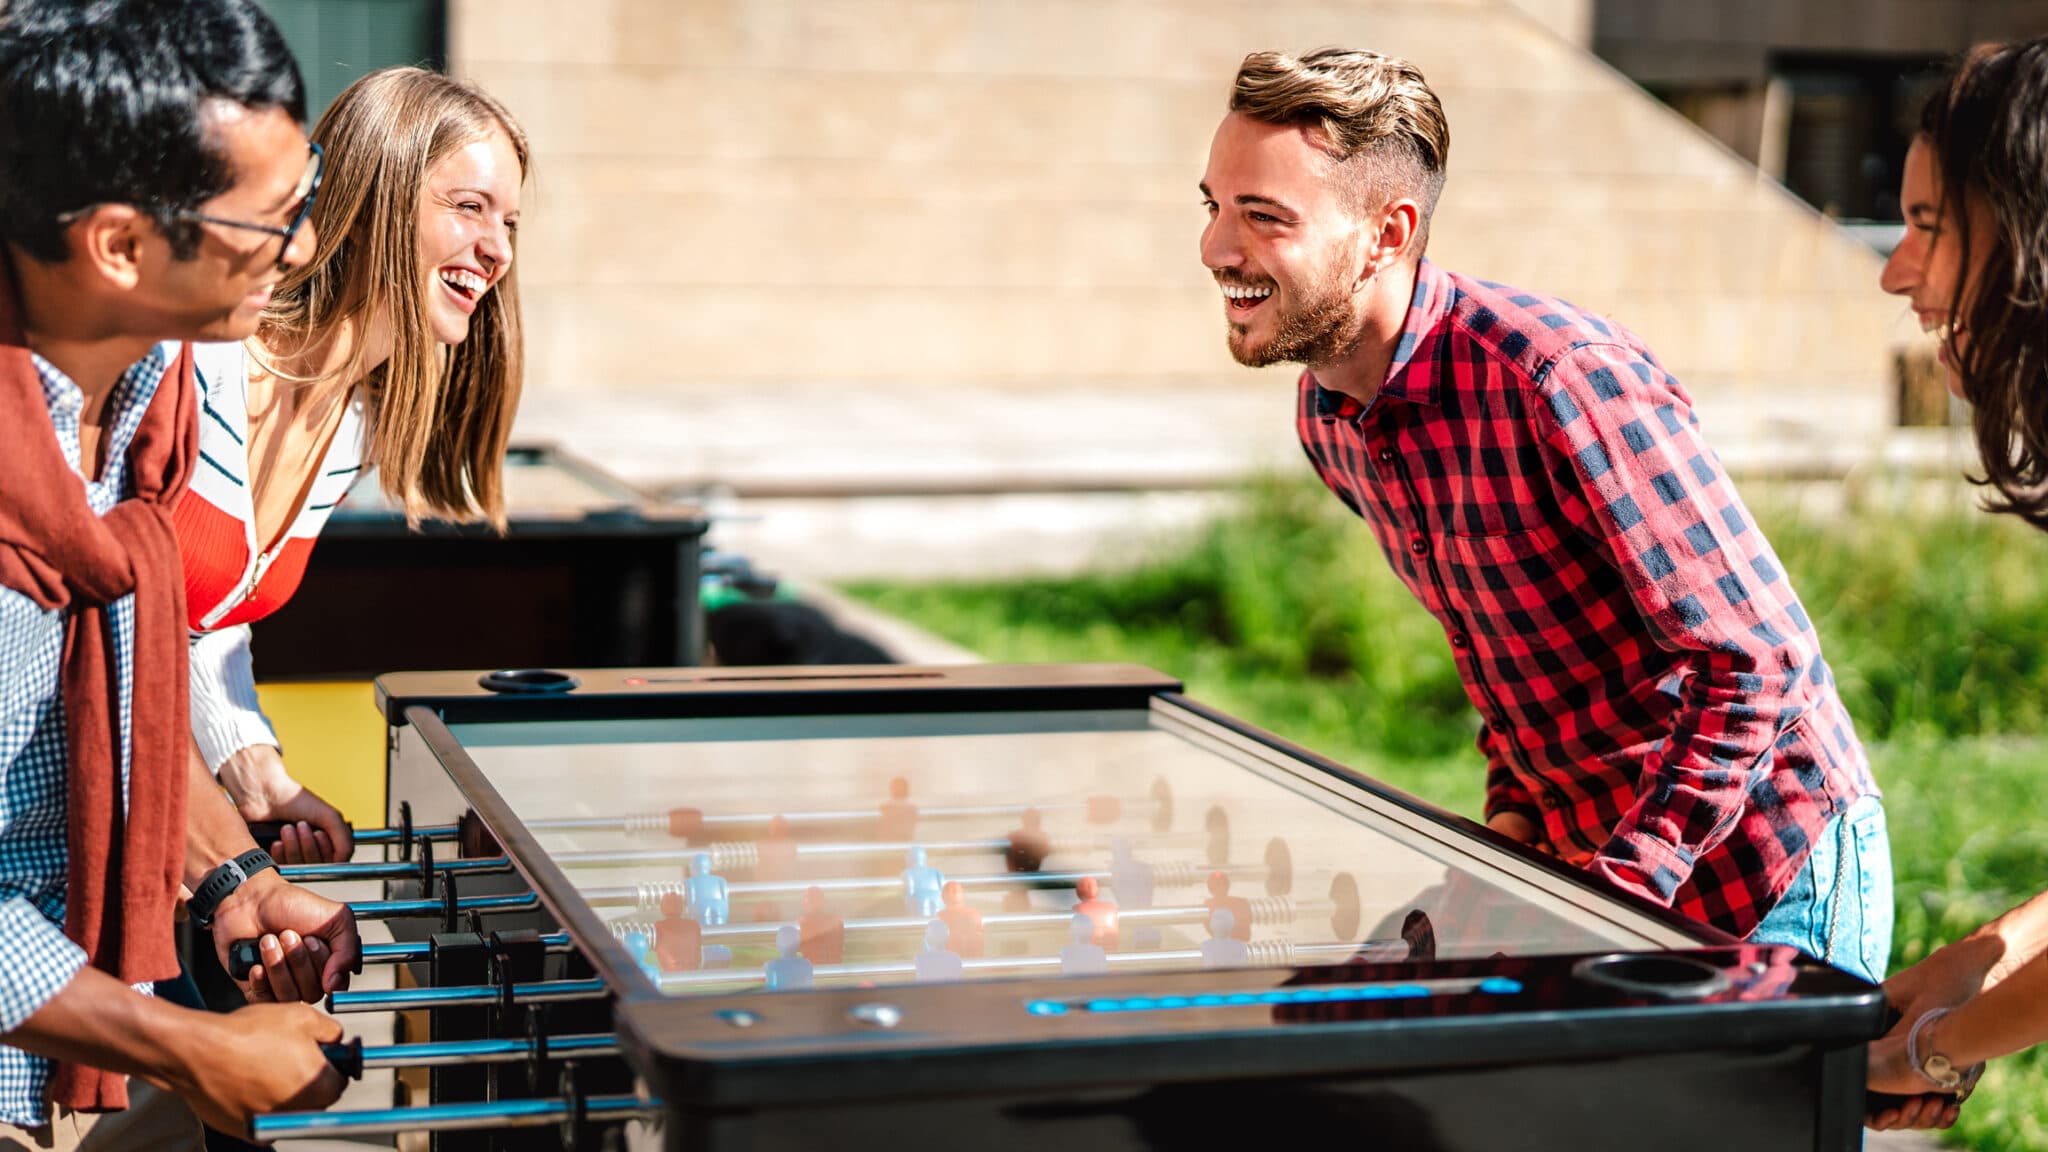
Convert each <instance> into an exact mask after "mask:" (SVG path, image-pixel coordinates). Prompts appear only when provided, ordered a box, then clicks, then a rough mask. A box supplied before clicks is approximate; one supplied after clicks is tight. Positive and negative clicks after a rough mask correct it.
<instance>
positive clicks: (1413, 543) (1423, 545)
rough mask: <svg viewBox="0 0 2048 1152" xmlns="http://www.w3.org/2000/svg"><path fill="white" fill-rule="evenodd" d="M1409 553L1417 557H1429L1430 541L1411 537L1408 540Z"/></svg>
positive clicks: (1419, 537)
mask: <svg viewBox="0 0 2048 1152" xmlns="http://www.w3.org/2000/svg"><path fill="white" fill-rule="evenodd" d="M1408 551H1410V552H1413V553H1414V554H1416V555H1417V556H1427V555H1429V541H1428V540H1427V539H1425V538H1424V537H1421V536H1410V537H1409V538H1408Z"/></svg>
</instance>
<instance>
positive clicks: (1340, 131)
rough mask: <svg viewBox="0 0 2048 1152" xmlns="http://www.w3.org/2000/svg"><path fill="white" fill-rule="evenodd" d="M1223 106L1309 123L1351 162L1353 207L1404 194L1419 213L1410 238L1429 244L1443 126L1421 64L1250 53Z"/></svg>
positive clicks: (1337, 53)
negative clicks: (1414, 233)
mask: <svg viewBox="0 0 2048 1152" xmlns="http://www.w3.org/2000/svg"><path fill="white" fill-rule="evenodd" d="M1230 110H1231V111H1232V112H1241V113H1243V114H1244V115H1246V116H1249V117H1251V118H1252V119H1254V120H1257V121H1260V122H1262V123H1266V124H1281V125H1289V126H1293V127H1299V128H1303V129H1306V130H1308V131H1309V133H1310V136H1311V138H1312V139H1313V140H1314V142H1315V144H1316V146H1317V147H1319V148H1321V149H1322V150H1323V151H1324V152H1325V153H1326V154H1328V155H1329V156H1330V158H1331V159H1332V160H1333V161H1335V162H1336V163H1337V164H1338V165H1339V166H1340V167H1341V168H1345V169H1349V170H1350V172H1351V174H1352V176H1353V180H1354V189H1355V191H1356V192H1357V194H1358V200H1359V206H1360V207H1361V208H1371V207H1377V206H1378V205H1380V204H1383V203H1386V202H1387V201H1389V200H1391V199H1393V198H1394V197H1396V196H1409V197H1412V198H1413V199H1414V200H1415V202H1416V205H1417V206H1418V208H1419V209H1420V214H1421V221H1420V223H1419V225H1418V229H1417V231H1418V233H1419V235H1418V240H1419V241H1421V242H1422V243H1425V244H1426V243H1427V241H1428V237H1429V217H1430V213H1432V212H1434V211H1435V210H1436V201H1437V196H1438V194H1440V193H1441V192H1442V191H1443V187H1444V165H1445V163H1446V162H1447V161H1448V160H1449V159H1450V153H1451V126H1450V122H1449V121H1448V120H1446V119H1445V118H1444V107H1443V105H1442V104H1441V103H1440V102H1438V100H1437V98H1436V93H1435V92H1432V91H1430V89H1429V84H1428V83H1427V82H1426V81H1424V80H1423V78H1422V71H1421V69H1419V68H1417V67H1415V65H1413V64H1410V63H1409V62H1408V61H1406V60H1402V59H1399V58H1398V57H1394V56H1382V55H1380V54H1378V53H1376V52H1360V51H1355V50H1352V49H1347V48H1319V49H1317V50H1316V51H1314V52H1310V53H1309V54H1307V55H1306V56H1299V57H1297V56H1290V55H1288V54H1286V53H1284V52H1254V53H1252V54H1251V55H1249V56H1247V57H1245V58H1244V63H1243V64H1242V65H1241V66H1239V68H1238V70H1237V81H1236V83H1235V84H1234V85H1233V86H1232V88H1231V92H1230ZM1417 250H1418V251H1420V245H1418V248H1417Z"/></svg>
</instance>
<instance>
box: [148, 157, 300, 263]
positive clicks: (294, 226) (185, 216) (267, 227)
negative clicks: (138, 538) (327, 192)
mask: <svg viewBox="0 0 2048 1152" xmlns="http://www.w3.org/2000/svg"><path fill="white" fill-rule="evenodd" d="M306 148H307V150H308V155H307V156H306V170H305V171H304V172H303V173H301V174H300V175H299V185H298V188H297V189H296V190H294V191H293V193H292V198H293V199H294V200H297V201H298V203H299V211H298V213H297V214H296V215H294V216H293V217H292V222H291V223H290V224H289V225H287V226H285V227H283V228H279V227H278V226H277V225H275V224H251V223H250V222H248V221H246V220H230V219H228V218H226V217H225V216H209V215H207V214H206V213H204V212H195V211H193V210H191V209H189V208H188V209H185V210H184V211H182V212H179V213H178V219H180V220H198V221H200V222H202V223H206V224H218V225H220V226H221V227H223V228H241V229H243V230H245V231H249V232H262V233H265V234H267V235H271V236H277V237H280V238H282V239H283V241H284V243H282V244H280V245H278V248H277V266H278V267H280V268H282V267H284V262H285V255H286V254H287V253H289V252H290V251H291V250H292V239H293V237H296V236H297V235H298V234H299V229H300V228H303V227H305V224H306V218H307V217H309V216H311V215H312V214H313V197H314V196H316V195H318V194H319V192H320V178H321V176H323V175H325V174H326V171H327V153H326V152H325V151H324V150H322V149H321V147H320V145H318V144H315V143H313V142H312V141H310V140H309V141H307V142H306Z"/></svg>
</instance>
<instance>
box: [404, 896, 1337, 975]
mask: <svg viewBox="0 0 2048 1152" xmlns="http://www.w3.org/2000/svg"><path fill="white" fill-rule="evenodd" d="M1246 903H1248V904H1249V905H1251V913H1252V916H1251V922H1252V926H1258V927H1265V926H1269V925H1273V924H1292V923H1294V922H1295V921H1297V920H1312V919H1317V918H1320V917H1330V918H1332V919H1335V918H1336V916H1337V915H1338V913H1339V912H1340V911H1344V909H1343V908H1341V907H1340V906H1339V905H1338V903H1337V902H1336V901H1334V900H1303V901H1299V902H1296V901H1294V900H1292V899H1290V898H1288V897H1285V896H1254V897H1249V898H1247V900H1246ZM1350 912H1351V914H1352V915H1353V916H1354V917H1355V916H1356V915H1357V909H1356V908H1353V909H1350ZM1209 913H1210V910H1209V908H1208V906H1207V905H1201V904H1195V905H1187V906H1184V907H1177V908H1119V909H1117V913H1116V915H1117V922H1118V923H1119V924H1121V925H1124V926H1127V927H1140V928H1143V927H1149V926H1152V925H1167V924H1193V925H1205V924H1207V923H1208V922H1209ZM1073 920H1074V913H1073V912H1071V911H1068V912H989V913H986V914H984V915H983V916H982V918H981V926H982V927H983V928H984V929H986V930H989V931H995V930H998V929H1001V930H1017V929H1034V928H1037V929H1048V930H1050V929H1058V930H1060V931H1065V930H1066V929H1067V926H1068V925H1070V924H1072V923H1073ZM790 923H794V921H789V920H762V921H758V922H756V923H752V924H719V925H715V926H713V927H709V928H699V929H698V932H699V933H700V935H701V936H702V938H703V940H704V941H705V942H706V943H724V942H725V941H728V940H748V939H754V938H757V937H758V938H760V939H761V940H764V941H767V940H773V939H774V938H775V934H776V933H777V932H779V931H781V930H782V928H783V927H784V926H785V925H787V924H790ZM840 926H841V927H842V928H844V929H845V930H846V932H847V934H848V935H865V934H868V933H880V932H906V933H908V932H923V931H924V930H925V929H926V928H928V927H930V926H931V917H929V916H922V917H920V916H886V917H877V918H873V919H867V920H847V921H843V922H842V923H841V925H840ZM610 927H611V930H612V935H613V936H615V937H618V938H620V939H624V938H625V936H626V935H627V934H628V933H632V932H639V933H641V934H643V935H645V936H646V937H647V938H648V939H649V940H652V939H654V936H655V925H654V923H653V922H651V921H626V920H614V921H612V922H611V924H610ZM1337 935H1340V936H1345V935H1349V933H1346V932H1339V933H1337ZM365 947H366V948H367V947H368V946H367V945H366V946H365ZM422 956H424V948H422ZM368 959H369V956H368V954H367V952H366V953H365V955H364V960H365V961H367V960H368Z"/></svg>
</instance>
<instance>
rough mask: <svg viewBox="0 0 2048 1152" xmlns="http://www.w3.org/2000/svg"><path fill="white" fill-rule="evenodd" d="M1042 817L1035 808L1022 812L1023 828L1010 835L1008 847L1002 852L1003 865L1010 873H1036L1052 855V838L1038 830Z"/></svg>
mask: <svg viewBox="0 0 2048 1152" xmlns="http://www.w3.org/2000/svg"><path fill="white" fill-rule="evenodd" d="M1041 822H1042V817H1040V816H1039V814H1038V809H1036V808H1026V809H1025V810H1024V826H1023V827H1022V828H1019V829H1017V830H1016V831H1014V832H1012V833H1010V846H1009V848H1007V849H1005V850H1004V851H1003V863H1004V864H1005V865H1007V866H1008V867H1009V869H1010V871H1012V872H1036V871H1038V868H1039V866H1040V865H1042V864H1044V863H1045V858H1046V857H1047V856H1050V855H1052V838H1051V837H1050V836H1047V835H1046V834H1045V833H1044V832H1043V831H1042V830H1041V829H1040V828H1039V824H1040V823H1041Z"/></svg>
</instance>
